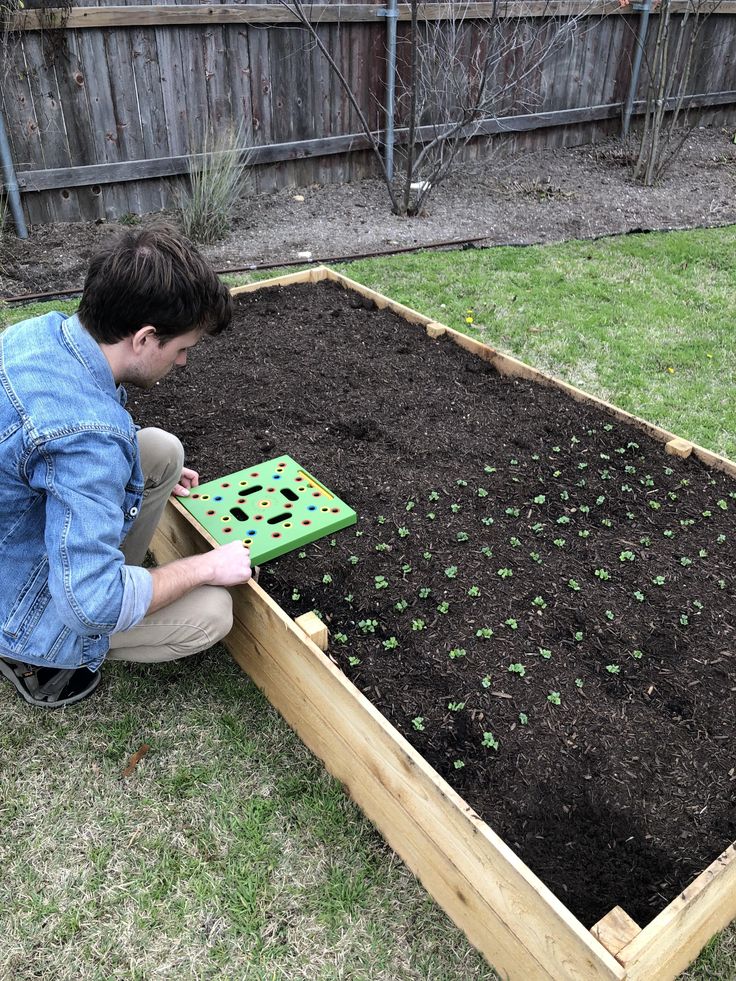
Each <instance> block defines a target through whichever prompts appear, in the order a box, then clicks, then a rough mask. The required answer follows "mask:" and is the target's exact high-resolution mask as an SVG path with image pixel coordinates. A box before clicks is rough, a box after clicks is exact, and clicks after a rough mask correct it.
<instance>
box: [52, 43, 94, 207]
mask: <svg viewBox="0 0 736 981" xmlns="http://www.w3.org/2000/svg"><path fill="white" fill-rule="evenodd" d="M56 75H57V79H58V82H59V93H60V98H61V105H62V110H63V113H64V126H65V128H66V133H67V138H68V140H69V152H70V154H71V164H72V168H73V167H74V165H78V164H87V163H88V162H89V161H90V147H89V140H90V135H89V134H90V129H91V126H92V124H91V122H90V116H89V97H88V79H87V75H86V72H85V71H84V65H83V63H82V59H81V57H80V54H79V43H78V32H77V31H69V33H68V34H67V35H66V50H65V57H64V58H63V59H62V60H61V62H60V64H58V65H57V69H56ZM92 183H96V182H94V181H93V182H92ZM66 189H67V190H68V189H69V187H68V185H67V186H66ZM76 201H77V208H78V214H77V215H76V216H75V217H76V219H77V220H78V219H79V218H82V219H84V220H86V221H95V220H96V219H97V218H104V216H105V211H104V202H103V200H102V195H101V194H100V193H99V190H97V191H93V190H92V187H91V186H90V185H78V186H77V189H76Z"/></svg>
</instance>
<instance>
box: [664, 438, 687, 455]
mask: <svg viewBox="0 0 736 981" xmlns="http://www.w3.org/2000/svg"><path fill="white" fill-rule="evenodd" d="M664 451H665V453H669V454H670V455H671V456H680V457H682V458H683V459H686V458H687V457H689V456H690V454H691V453H692V451H693V444H692V443H691V442H689V441H688V440H686V439H680V438H679V437H677V438H676V439H671V440H670V441H669V443H665V447H664Z"/></svg>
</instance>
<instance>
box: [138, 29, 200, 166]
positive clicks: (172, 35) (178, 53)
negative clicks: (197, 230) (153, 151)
mask: <svg viewBox="0 0 736 981" xmlns="http://www.w3.org/2000/svg"><path fill="white" fill-rule="evenodd" d="M156 45H157V48H158V60H159V71H160V78H161V102H162V104H163V111H164V117H165V125H166V130H167V132H168V142H169V148H170V150H171V152H172V154H174V155H175V156H174V158H173V159H176V160H177V161H178V163H177V167H176V169H170V170H168V172H167V173H166V174H163V173H162V174H160V175H159V174H155V175H154V174H153V173H152V170H151V164H153V165H154V166H155V164H156V163H157V161H155V160H154V161H136V165H137V166H140V165H141V164H143V165H144V166H143V169H140V170H139V171H138V172H139V173H140V174H141V176H144V177H151V176H170V175H172V174H187V173H189V140H188V138H187V137H188V130H189V124H188V118H187V100H186V88H185V83H184V68H183V65H182V50H181V43H180V40H179V33H178V31H176V30H172V29H170V28H166V29H164V28H161V29H158V30H157V31H156ZM169 159H172V158H169Z"/></svg>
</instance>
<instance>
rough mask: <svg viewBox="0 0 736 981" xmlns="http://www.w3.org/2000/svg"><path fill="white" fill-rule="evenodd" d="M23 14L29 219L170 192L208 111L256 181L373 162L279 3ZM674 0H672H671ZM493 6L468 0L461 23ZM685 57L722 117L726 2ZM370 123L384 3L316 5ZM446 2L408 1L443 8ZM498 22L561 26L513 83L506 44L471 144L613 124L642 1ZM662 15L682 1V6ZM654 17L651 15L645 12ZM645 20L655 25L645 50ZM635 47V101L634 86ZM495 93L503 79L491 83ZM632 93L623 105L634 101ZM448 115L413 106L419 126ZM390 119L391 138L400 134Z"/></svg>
mask: <svg viewBox="0 0 736 981" xmlns="http://www.w3.org/2000/svg"><path fill="white" fill-rule="evenodd" d="M39 2H40V0H31V2H30V3H27V4H26V9H24V10H22V11H20V12H18V13H17V14H16V15H15V17H14V20H13V24H12V26H13V27H14V28H15V32H14V33H12V34H11V35H9V40H8V43H7V45H6V46H5V48H4V49H3V51H2V52H0V57H2V56H3V54H4V56H5V64H4V65H3V66H2V111H3V113H4V116H5V120H6V125H7V129H8V133H9V139H10V144H11V155H12V162H13V165H14V168H15V171H16V176H17V181H18V186H19V188H20V191H21V195H22V202H23V206H24V210H25V214H26V218H27V220H28V221H29V222H31V223H33V224H44V223H47V222H51V221H77V220H94V219H97V218H121V217H124V216H125V215H126V214H142V213H145V212H150V211H157V210H159V209H161V208H162V207H168V206H171V204H172V202H173V198H172V188H173V187H174V186H175V185H176V183H177V182H179V181H181V179H182V175H184V174H186V172H187V170H188V166H189V157H190V155H191V154H192V153H196V152H198V150H199V149H200V148H201V147H202V145H203V142H204V138H205V133H206V132H207V129H208V127H211V128H213V129H214V130H215V131H223V130H227V128H228V127H234V128H235V129H237V128H238V127H241V131H242V135H243V140H244V146H245V147H248V148H249V153H248V164H249V167H250V179H251V185H252V187H253V189H255V190H259V191H263V190H271V189H276V188H279V187H285V186H292V185H308V184H310V183H312V182H320V183H331V182H341V181H346V180H351V179H355V178H359V177H363V176H367V175H371V174H373V173H375V161H374V159H373V158H372V155H371V153H370V151H369V150H368V140H367V138H366V136H365V135H364V133H362V132H361V130H360V126H359V122H358V119H357V115H356V113H355V111H354V109H353V108H352V106H351V105H350V102H349V100H348V98H347V96H346V94H345V92H344V91H343V89H342V88H341V86H340V85H339V83H338V81H337V79H336V78H335V76H334V74H333V73H332V72H331V70H330V67H329V65H328V64H327V62H326V60H325V59H324V57H323V56H322V55H321V54H320V52H319V51H318V50H317V49H316V46H315V45H313V44H312V43H310V39H309V36H308V34H307V32H306V31H305V30H304V29H303V28H301V27H299V26H297V25H296V18H295V16H294V14H293V13H292V12H291V11H290V10H289V9H287V8H286V7H285V6H284V5H282V4H280V3H244V4H227V3H223V4H214V5H213V4H207V5H205V4H178V3H171V4H166V5H161V4H131V5H128V6H124V5H120V3H119V2H118V3H113V4H106V3H104V2H103V3H101V4H99V5H96V4H93V3H90V2H89V0H79V2H77V3H75V5H74V6H73V7H72V9H71V10H70V11H67V10H62V9H61V8H59V9H43V10H41V9H34V7H35V8H38V4H39ZM678 2H679V3H680V6H681V8H682V10H683V11H684V10H685V0H675V3H678ZM493 6H494V5H493V4H489V3H482V2H478V3H472V2H471V3H469V4H467V5H465V6H464V10H466V11H467V13H465V14H464V16H465V18H466V19H467V20H468V22H470V23H471V28H470V29H471V31H472V30H473V28H472V22H473V21H475V22H477V21H479V20H480V19H483V18H488V17H489V16H490V15H491V12H492V10H493ZM712 6H713V7H714V12H713V13H712V14H711V16H710V17H709V19H708V21H707V23H706V24H705V26H704V28H703V31H702V35H701V38H702V39H701V41H700V42H699V43H698V50H697V52H696V56H695V63H694V65H693V68H692V71H691V76H690V83H689V93H690V96H691V99H690V102H691V103H692V104H693V105H696V106H700V107H704V108H705V110H706V115H705V117H704V119H705V121H706V122H708V123H726V122H728V121H730V120H731V119H732V118H733V113H734V107H735V106H736V53H735V49H736V43H735V42H736V0H722V2H721V3H717V2H715V0H714V3H713V5H712ZM307 9H308V11H309V16H310V18H311V19H312V21H313V22H315V23H317V24H318V25H319V26H318V31H319V34H320V37H321V39H322V40H323V41H324V44H325V46H326V47H327V49H328V50H329V51H330V53H331V54H332V56H333V57H334V59H335V61H336V63H337V64H338V65H339V66H340V68H341V70H342V71H343V73H344V75H345V77H346V78H347V80H348V81H349V83H350V85H351V87H352V89H353V92H354V93H355V94H356V96H357V98H358V102H359V104H360V105H361V108H362V110H363V112H364V114H365V116H366V118H367V120H368V123H369V125H370V126H371V128H372V129H374V130H375V131H377V132H381V131H382V128H383V126H384V125H385V119H384V110H383V105H384V104H385V101H386V52H385V46H386V24H385V21H386V17H385V16H383V15H384V14H385V11H386V8H385V7H384V6H383V5H381V4H366V3H323V4H315V5H313V6H311V7H309V8H307ZM448 9H449V7H448V5H443V4H425V5H423V6H422V8H421V11H422V13H421V16H422V17H424V18H426V19H428V20H435V21H440V22H443V23H446V25H447V26H448V29H449V27H450V26H451V25H450V22H449V21H448V20H447V17H448ZM498 9H499V10H501V11H502V13H501V19H500V20H499V30H501V31H504V30H506V31H512V30H513V31H517V32H519V31H520V32H521V33H522V34H523V32H525V31H526V32H527V34H528V35H529V36H531V35H532V33H535V32H537V30H538V28H539V27H540V25H541V27H542V31H541V33H540V34H539V35H538V37H539V43H540V44H541V45H544V44H545V43H547V42H548V41H549V40H551V38H552V37H553V35H554V32H555V31H556V30H558V28H559V24H560V22H561V21H563V20H566V19H568V18H570V17H575V18H576V19H577V20H576V24H575V27H574V30H572V31H570V33H569V35H566V39H565V41H564V43H562V44H560V45H559V46H558V47H556V48H555V49H554V50H553V51H552V52H551V54H550V55H549V57H547V58H546V59H545V60H544V62H543V64H542V65H541V66H540V67H539V68H538V69H537V70H535V71H534V72H533V73H531V75H529V77H526V76H525V77H524V79H523V86H517V87H516V88H514V86H513V83H514V80H515V78H519V77H520V73H523V72H524V66H523V64H522V63H520V59H518V58H513V57H509V58H506V59H504V60H503V61H502V63H501V65H500V66H499V68H498V73H497V74H498V77H497V78H496V79H494V84H495V85H496V86H497V87H498V88H499V89H500V90H501V92H502V94H501V97H500V99H499V103H498V107H497V111H496V114H495V116H494V118H492V119H487V120H486V121H484V123H483V124H482V125H481V127H480V128H479V130H478V139H476V140H474V141H473V145H472V146H471V148H470V149H469V152H470V153H471V154H475V155H478V156H481V155H483V154H484V152H486V148H487V145H488V141H489V139H492V140H498V139H502V140H503V141H504V142H505V143H506V144H510V147H511V149H512V150H514V151H519V150H522V149H525V148H533V147H538V146H545V145H548V146H549V145H552V146H560V145H574V144H580V143H587V142H592V141H593V140H594V139H595V138H596V137H597V136H600V135H607V134H609V133H611V132H618V131H619V129H620V125H621V116H622V111H623V105H624V102H625V100H626V97H627V94H628V90H629V85H630V80H631V65H632V61H633V54H634V49H635V43H636V31H637V27H638V23H639V13H638V11H634V10H632V8H631V7H626V8H621V7H619V5H618V3H617V2H614V0H601V2H586V0H555V2H539V0H527V2H522V0H518V2H511V3H506V4H503V5H501V6H500V7H499V8H498ZM398 12H399V16H398V55H399V57H398V64H397V90H398V92H399V93H401V91H402V84H403V75H404V71H405V68H404V66H405V64H406V61H407V58H406V55H407V48H408V40H407V39H408V29H409V26H408V23H407V21H408V18H409V7H408V4H405V3H403V4H399V8H398ZM675 17H682V13H678V14H676V15H675ZM653 20H654V21H656V15H654V18H653ZM655 36H656V30H654V29H653V28H651V29H650V31H649V34H648V47H649V48H650V49H651V48H652V46H653V41H654V38H655ZM651 54H652V51H651V50H648V51H647V52H646V53H645V55H644V59H643V64H644V66H645V67H644V69H643V70H642V74H641V77H640V81H639V92H638V93H637V99H639V100H641V99H642V97H643V93H644V86H645V84H646V65H647V63H648V61H649V59H650V56H651ZM504 93H506V94H504ZM641 107H642V103H641V101H639V102H637V103H636V104H635V107H634V111H635V112H636V111H637V110H639V111H640V110H641ZM446 121H447V120H445V119H430V120H426V121H425V122H426V127H425V133H424V135H425V136H426V137H430V136H431V135H432V133H433V132H434V131H435V127H436V126H437V125H441V124H442V123H443V122H446ZM404 122H405V121H404V120H402V119H401V115H400V113H399V116H398V118H397V120H396V125H397V127H398V129H397V131H396V142H397V144H398V145H399V146H400V145H401V144H402V142H405V141H406V130H405V129H402V128H401V127H402V125H403V123H404Z"/></svg>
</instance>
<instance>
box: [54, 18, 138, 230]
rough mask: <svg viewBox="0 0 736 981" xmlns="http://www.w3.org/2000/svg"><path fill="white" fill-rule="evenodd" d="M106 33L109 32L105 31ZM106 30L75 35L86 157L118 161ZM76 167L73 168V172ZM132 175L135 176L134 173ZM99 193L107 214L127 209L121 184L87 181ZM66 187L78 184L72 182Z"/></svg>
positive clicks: (82, 32)
mask: <svg viewBox="0 0 736 981" xmlns="http://www.w3.org/2000/svg"><path fill="white" fill-rule="evenodd" d="M108 33H109V32H108ZM105 42H106V34H105V32H104V31H103V30H90V31H80V33H79V37H78V43H79V54H80V58H81V61H82V64H83V65H84V66H85V76H86V85H85V88H86V90H87V99H88V105H89V119H90V124H91V125H90V129H89V131H88V134H87V137H88V145H87V151H86V152H87V159H92V160H95V161H96V162H97V163H98V164H116V163H119V162H120V150H119V148H118V139H119V136H118V121H117V118H116V115H115V105H114V101H113V90H112V84H111V77H110V76H111V73H114V71H115V69H114V67H111V66H110V65H109V64H108V56H107V49H106V46H105ZM76 169H77V168H72V172H74V170H76ZM134 176H136V177H137V176H138V175H137V174H136V175H134ZM89 183H90V184H91V185H92V186H93V188H95V190H97V188H99V190H97V193H98V194H99V195H100V200H101V207H102V208H103V209H104V214H105V216H106V217H109V218H113V217H116V216H117V215H122V214H125V213H126V212H128V211H130V205H129V200H128V195H127V192H126V190H125V187H124V185H122V184H120V185H119V184H110V183H108V182H102V181H90V182H89ZM65 186H66V187H75V186H78V185H76V184H73V183H72V182H68V183H66V184H65Z"/></svg>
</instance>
